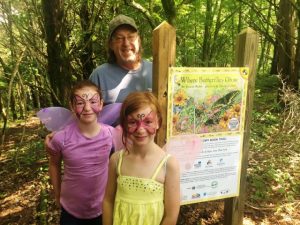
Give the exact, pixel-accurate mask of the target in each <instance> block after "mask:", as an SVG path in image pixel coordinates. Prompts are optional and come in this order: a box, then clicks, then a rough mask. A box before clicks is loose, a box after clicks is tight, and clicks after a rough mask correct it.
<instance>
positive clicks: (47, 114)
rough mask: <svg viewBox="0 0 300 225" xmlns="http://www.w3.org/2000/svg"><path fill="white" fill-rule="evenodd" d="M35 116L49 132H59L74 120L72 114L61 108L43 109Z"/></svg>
mask: <svg viewBox="0 0 300 225" xmlns="http://www.w3.org/2000/svg"><path fill="white" fill-rule="evenodd" d="M36 115H37V117H38V118H39V119H40V121H41V122H42V123H43V124H44V125H45V127H46V128H47V129H48V130H49V131H58V130H61V129H63V128H64V127H66V126H67V125H68V124H70V123H72V122H73V121H74V120H75V119H74V117H73V116H72V112H71V111H70V110H68V109H66V108H63V107H48V108H43V109H41V110H40V111H38V112H37V113H36Z"/></svg>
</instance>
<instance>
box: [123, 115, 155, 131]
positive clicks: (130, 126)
mask: <svg viewBox="0 0 300 225" xmlns="http://www.w3.org/2000/svg"><path fill="white" fill-rule="evenodd" d="M136 118H137V119H135V118H134V117H133V116H131V115H129V116H128V117H127V131H128V133H129V134H133V133H134V132H136V131H137V130H138V129H139V128H140V127H143V128H144V129H146V130H147V131H148V133H150V134H155V133H156V130H157V127H158V126H157V125H158V121H157V116H156V113H154V112H152V111H151V112H150V113H149V114H148V115H145V114H137V115H136Z"/></svg>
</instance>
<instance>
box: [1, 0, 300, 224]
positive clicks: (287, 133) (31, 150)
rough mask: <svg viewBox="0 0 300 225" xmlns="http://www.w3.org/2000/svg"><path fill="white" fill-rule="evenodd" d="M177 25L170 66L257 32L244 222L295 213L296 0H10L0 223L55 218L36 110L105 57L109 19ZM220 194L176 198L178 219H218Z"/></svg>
mask: <svg viewBox="0 0 300 225" xmlns="http://www.w3.org/2000/svg"><path fill="white" fill-rule="evenodd" d="M120 13H122V14H125V15H128V16H131V17H133V18H134V19H135V20H136V22H137V24H138V26H139V31H140V34H141V36H142V40H143V48H144V53H143V55H144V58H147V59H149V60H152V31H153V29H154V28H155V27H156V26H158V25H159V24H160V23H161V22H163V21H168V22H169V23H170V24H171V25H173V26H174V27H175V28H176V35H177V36H176V42H177V46H176V66H188V67H206V66H209V67H211V66H226V67H229V66H231V64H232V62H233V60H234V50H235V39H236V37H237V35H238V34H239V33H240V32H241V31H242V30H243V29H244V28H247V27H251V28H252V29H253V30H255V31H256V32H258V33H259V36H260V43H259V52H258V55H257V76H256V90H255V98H254V110H253V113H252V117H253V122H252V128H251V140H250V144H251V149H250V156H249V168H248V173H247V177H248V178H247V181H248V183H247V201H246V205H245V217H244V224H297V223H300V215H299V211H300V210H299V205H300V200H299V199H300V198H299V196H300V187H299V186H300V182H299V180H300V179H299V177H300V174H299V170H300V166H299V161H300V160H299V158H300V157H299V155H300V150H299V149H300V148H299V137H300V135H299V134H300V119H299V118H300V99H299V93H298V79H299V72H300V35H299V34H300V0H252V1H248V0H139V1H133V0H123V1H120V0H98V1H95V0H80V1H79V0H22V1H20V0H6V1H1V2H0V123H1V133H0V134H1V149H0V150H1V155H0V166H1V171H0V176H1V181H0V184H1V186H0V203H1V204H0V205H1V206H0V224H56V223H57V216H58V210H57V208H56V207H55V205H54V203H53V200H52V196H51V191H50V187H49V177H48V174H47V170H48V166H47V156H46V154H45V151H44V148H43V138H44V136H45V132H44V130H43V129H42V126H41V125H40V124H39V122H38V120H37V118H36V117H35V113H36V111H37V110H39V109H40V108H42V107H47V106H52V105H55V106H66V103H67V102H66V99H67V98H66V96H67V94H68V90H70V87H71V86H72V85H73V83H74V82H76V81H78V80H82V79H87V78H88V77H89V75H90V73H91V72H92V70H93V69H94V68H96V66H97V65H100V64H102V63H104V62H105V61H106V52H107V48H106V43H107V33H108V22H109V21H110V20H111V19H112V18H113V17H114V16H115V15H117V14H120ZM222 211H223V203H222V201H217V202H210V203H202V204H194V205H188V206H183V207H181V211H180V216H179V220H178V224H222V218H223V213H222Z"/></svg>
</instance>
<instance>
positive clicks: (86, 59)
mask: <svg viewBox="0 0 300 225" xmlns="http://www.w3.org/2000/svg"><path fill="white" fill-rule="evenodd" d="M80 23H81V28H82V41H81V46H82V48H81V51H80V52H81V53H80V61H81V64H82V72H83V79H88V78H89V76H90V74H91V73H92V72H93V69H94V68H95V66H94V63H93V60H92V55H93V45H92V38H91V37H92V34H93V32H92V30H91V28H92V26H91V23H92V20H91V15H90V13H89V9H88V1H87V0H83V1H82V3H81V8H80Z"/></svg>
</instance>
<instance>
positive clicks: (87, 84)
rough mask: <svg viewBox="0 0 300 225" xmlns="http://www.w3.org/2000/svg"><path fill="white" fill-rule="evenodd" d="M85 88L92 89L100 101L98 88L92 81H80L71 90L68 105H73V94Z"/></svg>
mask: <svg viewBox="0 0 300 225" xmlns="http://www.w3.org/2000/svg"><path fill="white" fill-rule="evenodd" d="M86 87H89V88H92V89H94V90H95V91H96V92H97V93H98V94H99V96H100V99H102V93H101V90H100V88H99V87H98V86H97V85H96V84H94V83H93V82H92V81H90V80H82V81H78V82H77V83H76V84H75V85H74V86H73V87H72V89H71V91H70V98H69V101H70V104H72V105H73V100H74V98H75V92H76V91H78V90H80V89H82V88H86Z"/></svg>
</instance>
